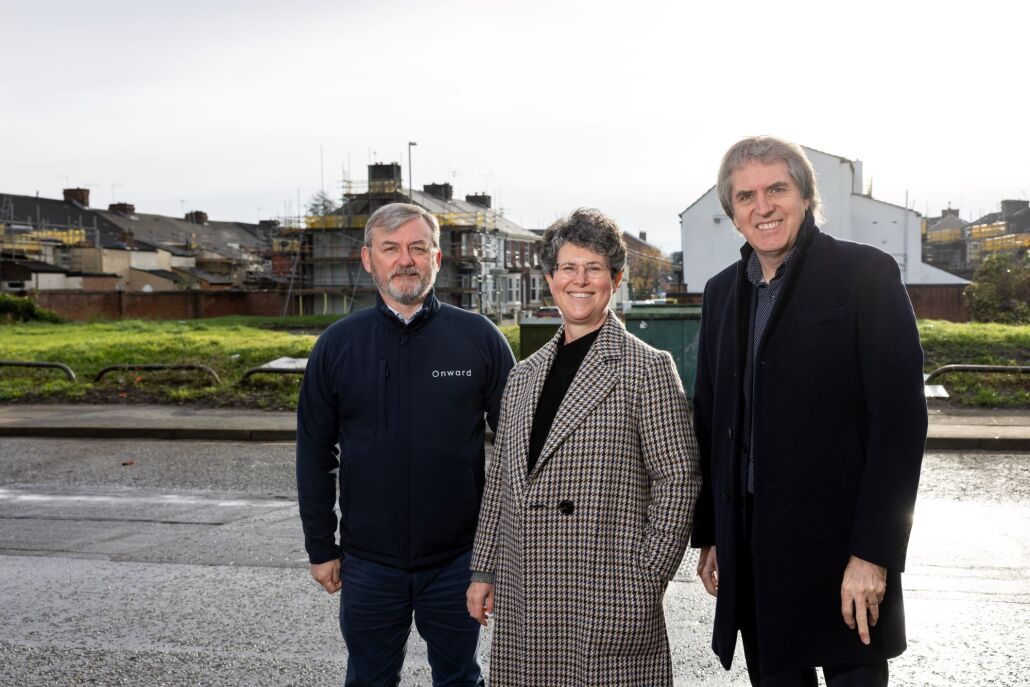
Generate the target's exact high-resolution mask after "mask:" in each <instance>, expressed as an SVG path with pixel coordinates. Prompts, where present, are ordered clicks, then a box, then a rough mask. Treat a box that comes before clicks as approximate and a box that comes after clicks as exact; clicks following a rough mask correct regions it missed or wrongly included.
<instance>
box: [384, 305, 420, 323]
mask: <svg viewBox="0 0 1030 687" xmlns="http://www.w3.org/2000/svg"><path fill="white" fill-rule="evenodd" d="M383 305H385V306H386V307H387V308H388V309H389V310H390V312H391V313H393V316H394V317H396V318H397V319H398V320H400V321H401V324H405V325H408V324H411V323H412V322H413V321H414V319H415V318H416V317H418V316H419V315H421V314H422V312H423V311H424V310H426V309H427V308H428V307H429V306H428V305H427V303H426V301H422V307H421V308H419V309H418V310H416V311H415V312H414V314H413V315H412V316H411V317H405V316H404V315H402V314H400V313H399V312H397V311H396V310H394V309H393V308H392V307H390V304H389V303H387V302H385V301H384V302H383Z"/></svg>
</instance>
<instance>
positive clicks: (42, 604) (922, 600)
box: [0, 438, 1030, 685]
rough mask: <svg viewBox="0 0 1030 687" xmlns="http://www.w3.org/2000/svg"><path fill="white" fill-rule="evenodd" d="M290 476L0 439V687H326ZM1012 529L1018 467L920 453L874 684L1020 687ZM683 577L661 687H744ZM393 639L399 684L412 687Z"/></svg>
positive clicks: (332, 616) (989, 458)
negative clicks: (897, 618)
mask: <svg viewBox="0 0 1030 687" xmlns="http://www.w3.org/2000/svg"><path fill="white" fill-rule="evenodd" d="M292 461H293V447H292V445H291V444H274V443H273V444H260V443H239V444H237V443H229V442H208V443H205V442H189V441H174V442H163V441H137V440H72V439H65V440H57V439H17V438H5V439H3V441H2V442H0V554H3V555H0V628H2V633H0V685H139V684H149V685H198V684H205V685H236V684H248V685H335V684H340V683H341V682H342V675H343V671H344V665H345V661H346V659H345V649H344V647H343V643H342V640H341V639H340V637H339V630H338V628H337V626H336V613H337V603H338V602H337V597H335V596H332V597H330V596H329V595H327V594H325V592H323V591H321V589H320V588H318V587H317V586H316V585H315V583H314V582H313V581H311V579H310V578H309V577H308V573H307V564H306V557H305V555H304V552H303V545H302V539H301V534H300V524H299V520H298V519H297V508H296V500H295V499H296V492H295V488H294V484H293V462H292ZM1028 525H1030V454H1026V453H1013V454H1001V453H966V454H962V453H934V454H928V455H927V456H926V459H925V461H924V469H923V480H922V486H921V490H920V499H919V504H918V506H917V510H916V522H915V528H914V530H913V537H912V543H911V547H910V554H909V567H908V572H907V573H906V575H905V588H906V597H907V598H906V605H907V608H908V626H909V637H910V648H909V651H908V652H907V653H905V654H904V655H903V656H902V657H901V658H899V659H897V660H895V661H892V663H891V672H892V680H891V683H892V684H893V685H959V684H962V685H967V684H971V685H988V684H990V685H1017V684H1025V679H1026V675H1027V674H1028V672H1030V594H1028V592H1030V581H1028V579H1027V574H1026V571H1027V569H1028V567H1030V565H1028V564H1030V527H1028ZM695 560H696V557H695V556H694V554H693V553H692V552H689V553H688V554H687V556H686V558H685V560H684V563H683V567H682V568H681V571H680V574H679V576H678V577H677V579H676V580H675V581H673V583H672V584H671V585H670V586H669V590H668V593H667V596H666V613H667V617H668V620H669V630H670V637H671V644H672V647H673V652H674V654H673V660H674V669H675V673H676V675H677V685H695V684H703V685H737V684H741V685H742V684H746V679H745V677H744V672H743V660H742V655H741V656H740V660H738V662H737V663H736V664H735V665H734V670H733V671H732V672H730V673H726V672H725V671H723V670H722V669H721V668H720V667H719V666H718V663H717V661H716V660H715V657H714V656H713V655H712V654H711V653H710V652H709V649H708V644H709V637H710V629H711V615H712V608H713V604H712V600H711V599H710V598H708V597H707V596H706V595H705V594H704V592H703V590H702V588H701V586H700V584H699V583H698V582H696V581H695V579H696V578H695V577H694V575H693V570H694V566H695ZM412 634H413V638H412V640H411V642H410V643H409V656H408V660H407V663H406V667H405V673H404V679H403V681H402V684H403V685H430V684H431V679H430V675H429V668H428V665H427V663H426V660H425V649H424V645H423V644H422V642H421V641H420V640H419V639H418V638H417V634H416V633H412ZM856 641H857V640H856ZM488 645H489V632H487V633H486V635H485V637H484V646H485V648H488Z"/></svg>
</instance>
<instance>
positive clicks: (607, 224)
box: [540, 208, 626, 277]
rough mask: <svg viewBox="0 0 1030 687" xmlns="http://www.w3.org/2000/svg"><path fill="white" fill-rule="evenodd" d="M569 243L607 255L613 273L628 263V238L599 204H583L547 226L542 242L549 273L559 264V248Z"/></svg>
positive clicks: (542, 261) (546, 267) (543, 256)
mask: <svg viewBox="0 0 1030 687" xmlns="http://www.w3.org/2000/svg"><path fill="white" fill-rule="evenodd" d="M566 243H571V244H572V245H574V246H579V247H580V248H586V249H587V250H589V251H591V252H593V253H597V254H598V255H603V256H604V257H605V258H606V259H607V260H608V269H609V270H611V273H612V277H614V276H615V275H616V274H618V273H619V272H621V271H622V268H623V267H625V266H626V242H625V241H623V240H622V230H621V229H619V225H618V224H616V223H615V221H614V220H612V219H611V218H609V217H607V216H606V215H605V214H604V213H603V212H601V211H600V210H597V209H595V208H579V209H578V210H576V211H575V212H573V213H572V214H570V215H569V216H567V217H562V218H561V219H559V220H558V221H557V222H555V223H554V224H552V225H551V226H549V227H547V230H546V231H544V236H543V240H542V245H541V246H540V263H541V264H542V265H543V267H544V271H545V272H547V274H552V275H553V274H554V270H555V269H557V267H558V251H559V250H561V247H562V246H564V245H565V244H566Z"/></svg>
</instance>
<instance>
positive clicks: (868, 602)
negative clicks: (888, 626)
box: [840, 556, 887, 644]
mask: <svg viewBox="0 0 1030 687" xmlns="http://www.w3.org/2000/svg"><path fill="white" fill-rule="evenodd" d="M886 591H887V568H885V567H883V566H882V565H877V564H876V563H870V562H869V561H864V560H862V559H861V558H858V557H857V556H852V557H851V558H850V560H848V567H847V568H845V569H844V581H843V582H841V584H840V612H841V614H842V615H843V616H844V622H845V623H847V625H848V627H850V628H851V629H852V630H854V629H855V628H856V627H858V637H859V639H861V640H862V643H863V644H868V643H869V627H870V626H875V625H876V621H877V620H879V619H880V604H881V603H882V602H883V595H884V594H885V593H886ZM867 613H868V616H867Z"/></svg>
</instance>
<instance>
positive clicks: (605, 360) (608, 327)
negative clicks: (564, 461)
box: [515, 309, 626, 476]
mask: <svg viewBox="0 0 1030 687" xmlns="http://www.w3.org/2000/svg"><path fill="white" fill-rule="evenodd" d="M564 336H565V327H564V325H563V326H561V327H559V328H558V332H557V333H556V334H555V335H554V337H553V338H552V339H551V340H550V341H549V342H547V343H546V344H545V345H544V347H543V348H542V349H541V351H543V356H541V357H540V358H539V359H538V360H539V363H538V365H537V367H536V370H535V375H534V379H533V388H532V391H531V392H530V394H531V395H530V398H531V399H532V401H531V402H532V404H533V408H532V412H530V413H526V414H525V418H526V419H525V420H524V421H523V423H522V424H523V425H524V426H523V427H521V428H518V429H517V430H516V431H518V435H517V437H516V440H517V441H519V443H518V445H517V449H516V451H517V452H516V453H515V455H516V456H518V458H517V459H518V460H520V461H521V464H522V465H525V456H526V453H527V452H528V450H529V435H530V433H531V432H532V422H533V416H534V415H535V414H536V404H537V402H538V400H539V399H540V392H541V391H543V388H544V382H545V381H546V379H547V375H548V373H549V372H550V370H551V365H552V363H553V362H554V357H555V356H556V355H557V353H558V342H559V341H561V340H562V337H564ZM625 346H626V328H625V327H624V326H623V324H622V322H620V321H619V318H618V317H617V316H616V315H615V313H614V312H612V310H611V309H609V310H608V317H607V319H606V320H605V322H604V324H602V325H601V331H600V332H599V333H598V335H597V339H596V340H595V341H594V343H593V345H592V346H591V347H590V350H589V351H588V352H587V355H586V357H585V358H584V359H583V363H582V364H581V365H580V366H579V371H578V372H576V376H575V377H574V378H573V380H572V384H570V385H569V389H568V391H567V392H566V393H565V398H564V399H562V402H561V405H560V406H559V408H558V412H557V414H556V415H555V417H554V423H553V424H552V425H551V431H550V432H549V433H548V434H547V439H546V440H545V441H544V446H543V448H542V449H541V450H540V455H539V456H538V457H537V462H536V466H535V467H534V468H533V475H534V476H535V475H537V474H539V472H540V471H541V470H542V469H543V468H544V466H545V465H546V464H547V463H548V462H550V460H551V457H552V456H553V455H554V453H555V451H557V449H558V448H559V447H560V446H561V445H562V444H563V443H564V442H565V441H566V440H567V439H568V438H569V436H570V435H571V434H572V433H573V432H574V431H575V430H576V428H578V427H580V426H581V425H582V424H583V421H584V420H585V419H586V417H587V415H589V413H590V412H591V411H593V409H594V408H596V407H597V405H598V404H599V403H600V402H601V401H603V400H604V399H605V398H606V397H607V396H608V394H609V393H610V392H611V390H612V389H613V388H614V387H615V384H616V382H618V380H619V372H618V367H619V366H618V362H619V360H620V359H621V358H622V355H623V349H624V348H625ZM520 473H521V474H525V472H524V471H520Z"/></svg>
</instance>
